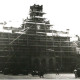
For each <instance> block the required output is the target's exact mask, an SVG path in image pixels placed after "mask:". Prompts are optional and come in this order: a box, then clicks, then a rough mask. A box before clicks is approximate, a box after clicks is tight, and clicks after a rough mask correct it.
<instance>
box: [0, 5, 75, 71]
mask: <svg viewBox="0 0 80 80" xmlns="http://www.w3.org/2000/svg"><path fill="white" fill-rule="evenodd" d="M44 14H45V13H44V12H43V6H42V5H41V6H40V5H35V4H34V5H33V6H31V7H30V18H27V19H25V20H24V23H23V24H22V29H24V32H25V34H18V33H12V34H11V33H0V34H1V35H0V43H1V44H0V59H1V60H0V69H1V70H2V69H4V68H8V69H9V70H15V71H16V70H19V71H20V70H23V69H24V70H28V71H29V72H31V71H32V70H41V69H42V70H43V71H44V72H55V71H56V69H57V68H58V69H59V70H60V71H61V72H72V71H73V69H74V68H75V65H76V50H75V47H72V46H71V45H70V37H69V36H60V35H57V33H58V31H56V30H50V26H52V25H51V24H50V22H49V21H46V19H45V18H44V17H43V15H44ZM64 33H65V34H67V32H64ZM48 34H50V35H48Z"/></svg>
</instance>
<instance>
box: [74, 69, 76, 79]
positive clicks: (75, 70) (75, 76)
mask: <svg viewBox="0 0 80 80" xmlns="http://www.w3.org/2000/svg"><path fill="white" fill-rule="evenodd" d="M74 74H75V78H77V69H74Z"/></svg>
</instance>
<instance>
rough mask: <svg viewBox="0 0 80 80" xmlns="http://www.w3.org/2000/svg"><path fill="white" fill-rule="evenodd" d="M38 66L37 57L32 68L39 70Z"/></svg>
mask: <svg viewBox="0 0 80 80" xmlns="http://www.w3.org/2000/svg"><path fill="white" fill-rule="evenodd" d="M39 67H40V61H39V59H35V60H34V61H33V69H34V70H39Z"/></svg>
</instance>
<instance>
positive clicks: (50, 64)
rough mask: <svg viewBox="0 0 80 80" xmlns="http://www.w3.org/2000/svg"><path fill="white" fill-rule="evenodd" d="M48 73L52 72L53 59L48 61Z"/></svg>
mask: <svg viewBox="0 0 80 80" xmlns="http://www.w3.org/2000/svg"><path fill="white" fill-rule="evenodd" d="M49 71H50V72H53V71H54V63H53V59H49Z"/></svg>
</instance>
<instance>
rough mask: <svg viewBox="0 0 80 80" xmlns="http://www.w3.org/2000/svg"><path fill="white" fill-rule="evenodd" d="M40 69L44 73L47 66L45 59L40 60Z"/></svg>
mask: <svg viewBox="0 0 80 80" xmlns="http://www.w3.org/2000/svg"><path fill="white" fill-rule="evenodd" d="M41 69H42V70H43V71H44V72H46V69H47V65H46V60H45V59H42V60H41Z"/></svg>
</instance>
